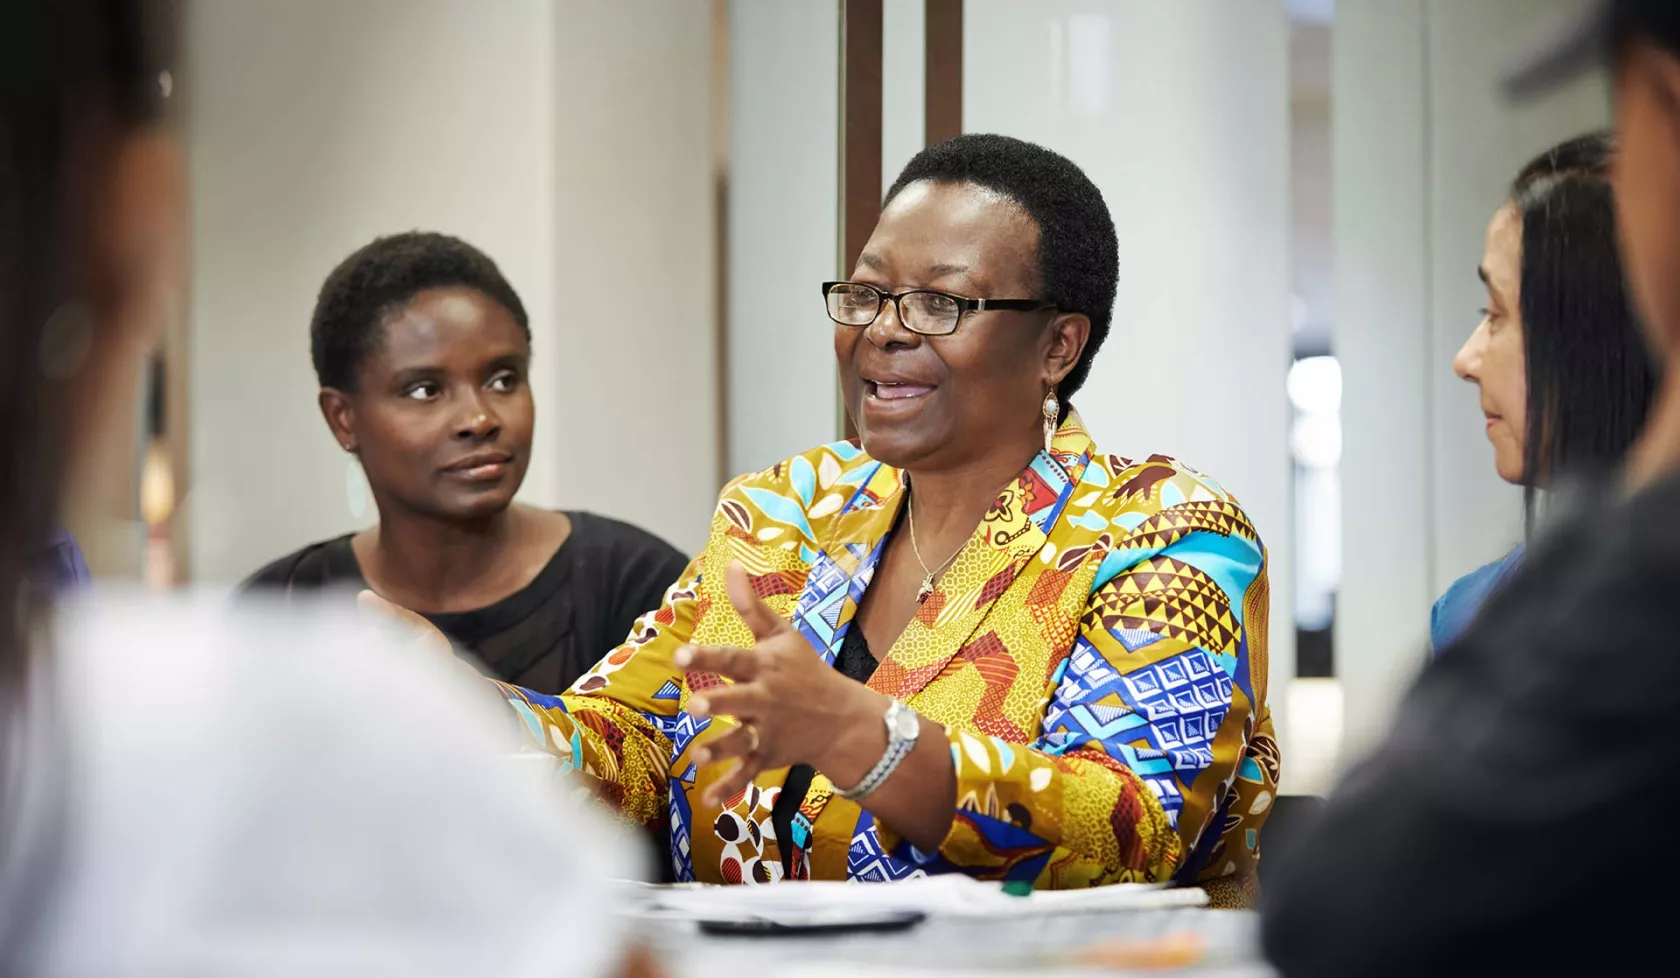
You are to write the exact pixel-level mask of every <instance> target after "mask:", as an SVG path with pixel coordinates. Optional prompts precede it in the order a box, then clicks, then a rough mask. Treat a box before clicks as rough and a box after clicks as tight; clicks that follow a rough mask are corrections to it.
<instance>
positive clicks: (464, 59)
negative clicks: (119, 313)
mask: <svg viewBox="0 0 1680 978" xmlns="http://www.w3.org/2000/svg"><path fill="white" fill-rule="evenodd" d="M709 18H710V9H709V7H707V6H706V5H704V4H695V3H690V2H688V0H621V2H615V3H611V4H605V3H600V4H597V3H583V2H578V3H565V4H552V3H549V2H545V0H498V2H495V3H473V2H468V0H356V2H354V3H342V2H335V0H198V2H196V3H193V4H191V5H190V7H189V11H188V17H187V41H188V51H189V66H188V70H187V77H186V84H188V85H190V86H192V91H191V94H190V99H189V103H188V104H189V106H190V108H189V113H188V114H189V117H188V119H187V120H186V122H187V126H188V130H189V136H190V163H191V167H192V170H193V179H194V181H195V187H194V208H195V213H194V221H193V232H194V258H195V262H196V269H195V275H194V281H195V283H196V284H195V288H194V291H193V295H192V302H191V324H192V325H191V341H192V350H191V374H190V381H191V387H192V415H191V419H190V438H191V445H192V458H191V466H190V470H191V487H190V493H189V495H188V501H187V510H186V512H187V515H188V519H189V520H190V523H191V546H192V551H191V561H192V567H193V571H194V576H195V578H197V579H199V580H208V581H230V580H235V579H238V578H239V577H241V576H243V575H245V574H247V573H249V572H250V571H251V570H253V569H255V568H256V567H257V566H259V565H260V564H262V563H263V562H265V561H267V560H270V559H272V558H274V557H276V556H279V555H280V554H282V553H284V552H287V551H289V550H291V549H293V548H296V547H298V546H300V545H302V544H303V543H306V542H309V541H311V540H316V539H320V538H323V537H326V536H329V535H332V534H336V533H340V532H344V531H346V530H349V529H353V528H356V527H358V526H360V525H364V524H365V523H366V522H368V521H369V520H371V518H372V513H371V512H368V513H365V514H363V515H361V516H358V515H356V514H355V513H353V512H352V506H351V504H350V498H351V496H352V493H351V492H350V490H349V488H348V486H349V485H350V483H351V482H352V481H353V479H352V477H351V467H350V465H349V462H348V460H347V458H346V457H345V456H344V455H343V454H342V453H340V452H339V451H338V449H337V447H336V446H335V445H334V444H333V442H332V440H331V439H330V437H328V435H327V432H326V430H325V428H324V426H323V424H322V422H321V420H320V418H319V416H318V414H317V413H316V410H315V406H314V394H315V390H316V385H315V380H314V376H313V373H312V370H311V368H310V364H309V356H308V346H309V345H308V320H309V314H310V310H311V307H312V304H313V300H314V296H315V293H316V290H317V289H318V288H319V285H320V282H321V280H322V278H323V277H324V276H325V274H326V273H327V271H328V270H329V269H331V267H332V266H333V264H334V263H336V262H337V261H338V260H339V259H341V258H342V257H343V256H344V255H346V254H348V253H349V252H350V251H351V250H353V249H354V248H356V247H357V246H359V245H361V244H363V243H365V242H366V241H367V240H369V239H370V238H372V237H374V236H375V235H378V234H382V233H389V232H392V231H397V230H405V229H412V228H426V229H434V230H440V231H446V232H449V233H452V234H457V235H460V236H461V237H464V238H466V239H467V240H469V241H471V242H473V243H474V244H476V245H478V246H479V247H481V248H483V249H484V250H485V251H486V252H488V253H489V254H490V255H491V256H492V257H493V258H495V259H496V261H497V262H498V263H499V264H500V265H501V267H502V270H503V272H504V273H505V274H506V275H507V276H508V278H509V280H510V281H511V282H512V283H513V285H514V287H515V288H516V289H517V290H518V291H519V292H520V295H521V296H522V298H523V299H524V301H525V303H526V306H527V307H528V309H529V311H530V313H531V319H532V331H533V334H534V342H535V348H536V353H537V359H536V364H535V366H534V367H533V376H532V380H533V385H534V388H535V391H536V396H537V404H538V417H539V422H538V429H537V450H536V455H535V457H534V459H533V462H532V467H531V470H530V475H529V476H528V478H527V482H526V486H525V489H524V493H523V495H524V497H525V498H527V499H529V500H530V501H532V502H534V503H539V504H543V505H552V506H567V507H582V508H590V509H594V510H597V511H599V512H603V513H607V514H610V515H614V516H620V517H623V518H626V519H630V520H632V521H635V522H639V523H641V524H642V525H644V526H647V527H649V528H650V529H653V530H655V531H657V532H660V533H662V534H664V535H666V536H667V537H669V538H670V539H671V540H672V542H674V543H676V544H677V545H678V546H679V547H682V548H683V549H694V548H697V547H698V546H699V545H700V543H701V542H702V541H703V539H704V533H705V527H706V520H707V514H708V513H709V511H710V505H711V495H712V493H713V492H714V491H715V489H716V481H717V474H716V473H717V469H718V465H717V461H716V459H717V433H716V412H715V410H713V409H712V407H711V405H712V404H713V401H714V398H715V387H714V383H715V372H714V370H713V369H712V367H711V364H712V363H713V361H714V358H715V352H714V351H715V336H714V333H713V318H714V317H713V316H712V314H711V309H712V301H713V300H712V299H711V296H712V295H713V292H712V289H713V282H714V273H713V262H714V247H713V237H712V225H711V208H712V186H711V173H712V164H713V161H712V155H711V152H710V147H711V143H710V139H711V137H710V131H711V130H710V112H711V57H712V52H711V33H710V28H709V23H710V19H709Z"/></svg>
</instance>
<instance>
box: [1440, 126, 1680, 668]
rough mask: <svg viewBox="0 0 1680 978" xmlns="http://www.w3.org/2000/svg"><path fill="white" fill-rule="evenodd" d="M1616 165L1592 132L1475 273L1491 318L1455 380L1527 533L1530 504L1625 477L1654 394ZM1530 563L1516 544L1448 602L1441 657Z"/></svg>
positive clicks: (1529, 176)
mask: <svg viewBox="0 0 1680 978" xmlns="http://www.w3.org/2000/svg"><path fill="white" fill-rule="evenodd" d="M1613 152H1614V141H1613V139H1612V138H1611V136H1610V134H1609V133H1588V134H1586V135H1583V136H1577V137H1575V138H1574V139H1568V140H1565V141H1563V142H1561V143H1559V144H1558V145H1556V146H1553V147H1552V148H1551V149H1548V150H1546V151H1545V152H1544V153H1541V154H1540V155H1539V156H1537V157H1535V158H1534V159H1533V160H1532V161H1530V162H1529V163H1528V165H1527V166H1524V167H1523V168H1522V171H1521V172H1520V173H1518V174H1517V178H1516V180H1514V181H1512V183H1511V192H1510V195H1509V197H1508V198H1507V199H1506V201H1505V203H1504V204H1503V205H1502V206H1501V207H1500V208H1499V209H1498V210H1497V211H1495V212H1494V214H1493V219H1492V220H1491V221H1489V222H1488V228H1487V244H1486V246H1485V248H1484V249H1483V251H1482V261H1481V264H1480V265H1479V266H1478V267H1477V269H1476V272H1477V274H1478V275H1479V276H1480V277H1481V280H1482V285H1483V286H1484V287H1485V288H1486V289H1487V307H1486V308H1485V309H1483V310H1482V321H1481V322H1480V323H1478V324H1477V326H1476V329H1475V331H1474V332H1473V333H1471V334H1470V338H1469V339H1468V340H1466V341H1465V343H1464V346H1463V348H1462V349H1460V350H1459V351H1458V355H1457V356H1456V357H1454V358H1453V371H1454V372H1455V373H1457V374H1458V376H1459V377H1461V378H1463V379H1464V380H1466V381H1468V382H1470V383H1472V384H1475V385H1476V387H1477V389H1478V391H1479V393H1480V394H1481V407H1482V414H1483V415H1484V416H1485V418H1486V421H1487V437H1488V441H1489V442H1490V443H1492V445H1493V466H1494V469H1495V470H1496V471H1497V472H1498V473H1499V477H1500V478H1501V479H1504V480H1505V481H1506V482H1509V483H1512V484H1513V485H1519V486H1522V487H1523V496H1524V500H1523V501H1524V506H1525V508H1526V509H1527V517H1528V519H1527V521H1526V522H1527V524H1528V525H1529V526H1530V527H1532V525H1533V522H1534V509H1535V502H1536V499H1535V495H1536V493H1538V492H1540V491H1542V490H1545V489H1549V488H1553V487H1556V486H1558V485H1560V484H1562V483H1564V482H1568V481H1573V480H1581V479H1586V480H1603V479H1604V478H1606V477H1608V476H1609V475H1610V474H1611V473H1613V472H1614V471H1615V469H1616V468H1617V467H1618V466H1620V465H1621V463H1622V459H1623V457H1624V456H1625V455H1626V454H1627V451H1628V447H1629V446H1630V445H1632V444H1633V440H1634V439H1635V438H1636V437H1638V435H1639V432H1640V430H1641V429H1642V428H1644V426H1645V414H1646V412H1647V411H1649V410H1650V407H1651V394H1652V392H1653V391H1654V390H1655V388H1656V371H1655V370H1654V369H1653V368H1652V365H1651V358H1650V355H1649V353H1648V351H1647V350H1646V347H1645V339H1644V337H1643V336H1641V335H1640V333H1639V324H1638V323H1637V322H1635V321H1634V317H1633V310H1632V309H1631V308H1629V306H1628V297H1627V291H1626V289H1625V288H1624V287H1623V284H1622V262H1621V259H1620V257H1619V256H1618V254H1617V249H1616V214H1615V203H1614V201H1613V199H1612V195H1611V192H1610V160H1611V156H1612V154H1613ZM1523 551H1524V547H1523V545H1521V544H1519V545H1518V546H1517V547H1516V549H1514V550H1512V551H1511V552H1510V553H1508V554H1506V555H1505V556H1503V557H1501V558H1499V559H1498V560H1496V561H1494V562H1493V563H1491V564H1488V565H1486V566H1485V567H1481V568H1478V569H1477V570H1475V571H1473V572H1471V573H1469V574H1466V575H1465V576H1463V577H1461V578H1459V579H1458V580H1457V581H1455V582H1454V583H1453V585H1452V587H1450V588H1448V589H1447V592H1446V593H1445V594H1443V595H1441V598H1440V600H1438V601H1436V602H1435V608H1434V610H1433V612H1432V614H1431V615H1430V621H1429V638H1430V644H1431V645H1432V646H1434V649H1435V651H1437V652H1439V651H1440V650H1442V649H1444V648H1446V647H1447V646H1448V645H1450V644H1452V642H1453V640H1454V639H1456V638H1457V637H1458V636H1459V635H1460V634H1462V633H1463V631H1464V628H1465V626H1467V625H1468V624H1469V623H1470V620H1471V619H1472V618H1474V617H1475V615H1476V612H1477V610H1479V609H1480V608H1481V606H1482V604H1483V602H1485V601H1486V600H1487V597H1488V595H1489V594H1490V593H1492V591H1493V589H1494V588H1495V587H1498V586H1499V584H1500V583H1501V582H1502V581H1503V580H1505V579H1506V578H1507V577H1509V576H1510V574H1511V572H1512V571H1513V570H1515V569H1516V567H1517V566H1518V565H1519V564H1520V563H1521V561H1522V555H1523Z"/></svg>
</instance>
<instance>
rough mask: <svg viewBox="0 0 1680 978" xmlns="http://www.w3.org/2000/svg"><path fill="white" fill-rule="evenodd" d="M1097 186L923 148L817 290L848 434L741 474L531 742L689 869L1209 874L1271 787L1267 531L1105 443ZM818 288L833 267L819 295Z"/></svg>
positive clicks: (1013, 152)
mask: <svg viewBox="0 0 1680 978" xmlns="http://www.w3.org/2000/svg"><path fill="white" fill-rule="evenodd" d="M1117 264H1118V263H1117V245H1116V240H1115V233H1114V225H1113V223H1112V221H1111V220H1110V217H1109V213H1108V208H1107V206H1106V205H1105V204H1104V202H1103V199H1102V196H1101V194H1100V193H1099V192H1098V190H1097V188H1096V187H1095V186H1094V185H1092V183H1091V182H1090V180H1089V179H1087V178H1086V176H1085V175H1084V173H1082V172H1081V171H1080V170H1079V169H1078V168H1077V167H1076V166H1074V164H1073V163H1071V162H1069V161H1068V160H1066V159H1064V158H1062V157H1061V156H1058V155H1056V154H1055V153H1052V152H1050V151H1048V150H1045V149H1043V148H1041V147H1038V146H1035V145H1032V144H1030V143H1025V142H1021V141H1019V140H1015V139H1009V138H1006V137H1003V136H992V135H968V136H961V137H958V138H957V139H953V140H951V141H949V142H946V143H942V144H940V145H937V146H934V147H931V148H929V149H927V150H924V151H923V152H922V153H920V154H918V155H917V156H916V158H915V159H913V160H912V161H911V162H910V164H909V165H908V167H906V169H905V171H904V173H903V174H902V175H901V176H900V177H899V178H898V180H897V182H896V183H894V185H893V187H892V189H891V191H890V192H889V193H888V195H887V200H886V204H885V206H884V208H883V210H882V212H881V217H880V221H879V223H878V225H877V226H876V229H875V232H874V234H873V236H872V237H871V238H870V240H869V243H868V245H867V246H866V247H865V248H864V249H863V252H862V255H861V256H860V257H859V259H858V262H857V266H856V268H855V269H854V271H853V273H852V277H851V280H850V281H846V282H830V283H826V284H824V285H823V287H822V293H823V299H824V300H825V302H826V303H827V309H828V314H829V317H830V318H831V319H833V320H834V323H835V326H834V350H835V354H836V356H837V358H838V360H839V365H840V374H841V378H842V380H841V384H842V388H843V390H844V394H845V400H846V406H847V409H848V410H849V411H850V413H851V417H852V419H853V421H854V422H855V423H856V425H857V430H858V434H859V436H860V441H859V443H856V444H854V443H851V442H839V443H835V444H831V445H824V446H821V447H818V448H814V449H812V450H810V451H808V452H806V453H804V454H802V455H798V456H795V457H794V458H791V459H788V460H787V461H785V462H780V463H778V464H776V465H774V466H772V467H771V468H769V469H767V470H765V471H763V472H760V473H758V474H756V475H750V476H746V477H744V478H741V479H739V480H737V481H735V482H733V483H732V484H730V485H729V486H728V487H726V488H725V490H724V492H723V495H722V498H721V499H720V500H719V502H718V507H717V512H716V515H715V517H714V519H713V523H712V533H711V538H710V541H709V543H708V544H707V547H706V550H705V552H704V553H702V554H701V555H700V556H699V557H698V558H697V559H696V560H695V561H694V562H693V563H692V564H690V565H689V567H688V569H687V570H686V571H685V572H684V574H683V576H682V578H681V579H680V580H679V581H678V583H677V586H676V587H675V589H674V590H673V591H672V592H671V593H670V594H669V595H668V597H667V600H666V602H665V604H664V605H663V606H661V607H660V608H659V609H658V610H657V611H655V612H653V613H651V614H649V615H647V616H646V617H644V618H643V619H642V621H641V622H640V624H639V625H638V626H637V628H636V630H635V633H634V635H633V636H632V638H631V640H630V641H629V642H627V643H626V644H625V645H624V646H622V647H621V648H619V649H618V650H617V651H615V652H614V653H612V654H611V655H609V656H608V657H607V658H606V659H605V660H603V661H602V662H601V663H600V664H598V665H597V666H596V667H595V668H594V669H593V670H591V671H590V672H589V673H588V674H586V675H585V676H584V677H583V679H581V680H580V681H579V682H578V683H577V684H576V685H574V686H573V687H572V690H571V691H570V692H569V693H568V694H566V695H564V696H557V697H555V696H542V695H537V694H534V693H531V692H529V691H525V690H521V689H518V688H515V687H511V686H509V687H503V688H504V691H505V692H506V694H507V696H508V697H509V699H510V700H511V701H512V703H513V706H514V707H515V708H516V710H517V711H518V712H519V714H520V715H521V716H522V717H523V718H524V721H525V724H526V727H527V730H528V733H529V735H530V737H531V739H532V740H533V742H534V743H537V744H540V745H542V746H543V747H545V748H546V749H548V750H550V751H553V752H555V753H557V754H559V755H560V756H561V757H562V758H564V759H566V760H568V761H569V763H570V765H571V766H572V767H574V768H575V769H576V770H577V771H578V772H580V773H581V774H582V775H584V776H587V777H590V778H592V779H594V780H595V781H596V782H598V787H599V789H600V793H601V794H603V795H604V796H606V797H607V798H609V799H610V800H611V801H612V802H614V803H615V804H616V805H617V806H618V807H619V808H620V809H622V811H623V812H624V813H625V814H626V815H627V816H629V817H630V818H632V819H634V820H637V821H640V822H643V823H647V824H654V823H662V824H665V825H668V826H669V829H670V834H671V860H672V869H673V872H674V874H675V875H676V877H677V878H678V879H682V880H702V881H710V882H727V883H741V882H749V881H757V882H768V881H775V880H781V879H805V878H811V879H849V880H868V881H877V880H897V879H903V878H905V877H909V876H915V875H919V874H923V873H937V872H961V873H968V874H971V875H974V876H977V877H981V878H986V879H994V880H996V879H1001V880H1004V881H1008V882H1010V883H1013V884H1015V885H1017V886H1021V887H1032V886H1037V887H1046V888H1048V887H1083V886H1092V885H1098V884H1106V883H1118V882H1123V881H1165V880H1180V881H1186V882H1192V881H1194V882H1202V883H1206V884H1208V885H1209V886H1210V888H1211V889H1212V890H1213V891H1215V895H1216V898H1217V899H1220V900H1222V901H1228V902H1232V903H1235V902H1239V901H1241V900H1242V899H1243V898H1244V897H1245V896H1246V893H1245V889H1244V888H1245V886H1246V884H1247V883H1248V881H1249V880H1251V878H1252V873H1253V870H1254V867H1255V863H1256V860H1257V858H1258V856H1259V845H1258V832H1259V828H1260V824H1261V822H1262V821H1263V820H1264V819H1265V816H1266V811H1267V809H1268V807H1269V805H1270V803H1271V799H1272V795H1273V792H1274V791H1275V790H1276V788H1275V785H1276V779H1277V773H1278V750H1277V744H1276V742H1275V741H1274V740H1273V737H1272V726H1271V719H1270V713H1269V711H1268V710H1267V707H1266V701H1265V695H1266V609H1267V584H1266V570H1265V566H1266V565H1265V551H1264V549H1263V548H1262V546H1261V544H1260V541H1259V538H1258V537H1257V535H1256V533H1255V531H1254V527H1253V526H1252V525H1251V524H1250V523H1249V521H1248V518H1247V517H1246V516H1245V515H1244V513H1243V510H1242V508H1241V507H1240V506H1239V505H1238V504H1237V502H1236V501H1235V500H1234V499H1233V498H1232V497H1231V496H1230V495H1229V494H1228V493H1226V492H1225V490H1224V489H1222V488H1220V486H1219V485H1218V484H1217V483H1216V482H1214V481H1213V480H1212V479H1209V478H1207V477H1206V476H1203V475H1200V474H1198V473H1197V472H1195V471H1194V470H1192V469H1190V468H1188V467H1186V466H1184V465H1181V464H1179V463H1177V462H1174V461H1173V460H1171V459H1169V458H1166V457H1163V456H1159V455H1154V456H1150V457H1149V458H1147V459H1139V460H1136V461H1133V460H1128V459H1122V458H1118V457H1116V456H1113V455H1108V454H1105V453H1103V452H1102V451H1100V450H1099V449H1098V448H1097V446H1096V444H1095V443H1094V442H1093V441H1092V438H1091V436H1090V435H1089V434H1087V433H1086V430H1085V426H1084V424H1083V423H1082V422H1081V421H1080V418H1079V415H1078V414H1077V413H1075V412H1074V411H1073V410H1072V408H1071V406H1070V405H1069V403H1068V401H1069V398H1070V397H1072V396H1073V395H1074V394H1075V392H1077V391H1078V390H1079V388H1080V385H1081V384H1083V383H1084V382H1085V380H1086V378H1087V376H1089V374H1090V370H1091V361H1092V358H1093V357H1094V356H1095V355H1096V352H1097V350H1098V348H1099V347H1100V346H1101V345H1102V342H1103V339H1104V338H1105V337H1106V335H1107V334H1108V331H1109V319H1110V314H1111V308H1112V306H1113V303H1114V295H1115V285H1116V278H1117V275H1118V267H1117ZM813 298H814V296H813Z"/></svg>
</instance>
